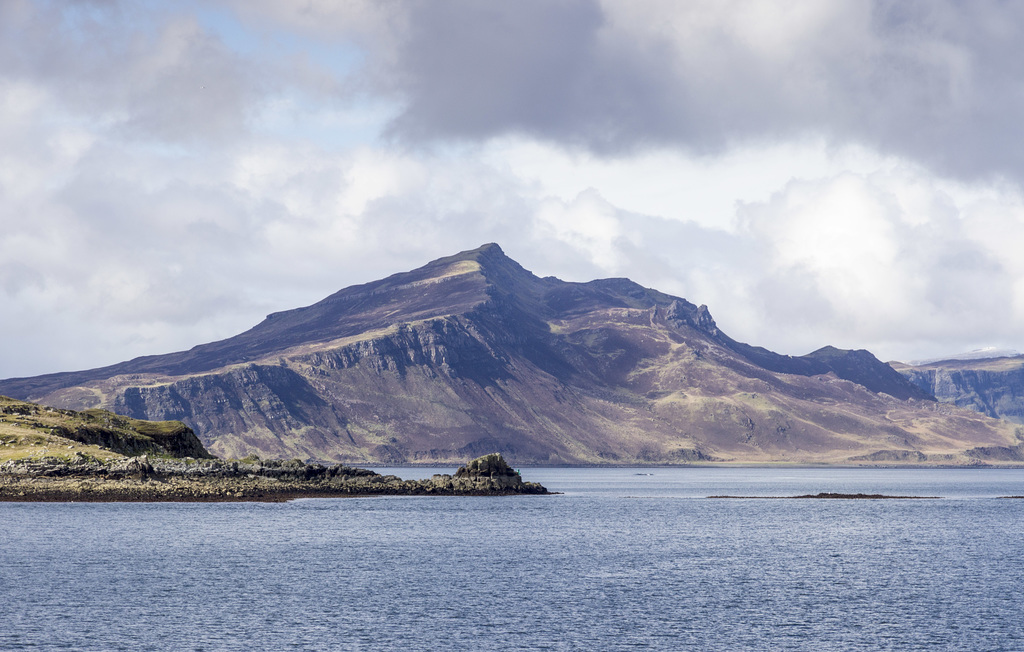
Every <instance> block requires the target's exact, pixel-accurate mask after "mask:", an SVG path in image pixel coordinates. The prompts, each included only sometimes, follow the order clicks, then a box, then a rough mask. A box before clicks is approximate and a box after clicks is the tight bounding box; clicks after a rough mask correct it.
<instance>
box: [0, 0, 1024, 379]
mask: <svg viewBox="0 0 1024 652" xmlns="http://www.w3.org/2000/svg"><path fill="white" fill-rule="evenodd" d="M1016 11H1018V9H1017V8H1016V6H1014V5H1006V4H1001V3H995V2H985V1H983V2H978V3H974V4H972V5H971V8H970V11H967V10H965V9H963V8H962V7H961V6H960V5H957V4H955V3H952V2H928V3H917V2H900V3H886V2H874V3H861V2H853V1H850V2H846V1H840V2H830V3H820V2H808V3H778V2H769V1H755V0H735V1H731V2H688V3H677V2H668V1H666V2H659V1H657V0H637V1H636V2H630V3H620V2H596V1H591V0H564V1H560V0H556V1H554V2H535V1H532V0H527V1H525V2H521V3H504V4H488V3H475V2H457V1H454V0H451V1H449V0H438V1H434V2H415V1H414V2H402V3H390V2H369V1H368V2H347V3H335V2H327V1H326V0H324V1H323V2H320V1H312V2H304V3H292V2H276V1H271V0H253V1H251V2H234V1H228V0H225V2H223V3H221V4H219V5H217V4H214V3H172V4H161V3H144V4H141V5H140V4H136V3H118V2H108V3H99V2H92V3H88V2H87V3H74V4H67V3H47V2H27V1H25V2H21V1H19V0H8V1H7V2H0V230H2V231H0V232H2V234H3V235H2V237H0V302H2V303H3V306H4V310H3V311H0V335H2V336H3V337H4V338H5V339H6V340H7V341H15V342H17V343H18V346H17V347H13V348H12V349H11V350H8V351H7V353H6V354H5V356H3V358H2V359H0V377H5V376H9V375H15V374H17V375H28V374H34V373H43V372H48V371H59V370H67V369H71V368H81V367H87V366H97V365H100V364H107V363H112V362H116V361H120V360H123V359H126V358H130V357H132V356H135V355H144V354H152V353H159V352H165V351H169V350H176V349H184V348H189V347H191V346H193V345H195V344H198V343H201V342H206V341H210V340H214V339H219V338H223V337H228V336H231V335H233V334H235V333H237V332H240V331H242V330H244V329H246V328H248V327H250V326H252V325H253V324H254V323H256V322H257V321H259V320H260V319H262V317H263V316H264V315H265V314H267V313H269V312H272V311H276V310H282V309H288V308H292V307H296V306H299V305H306V304H309V303H312V302H314V301H317V300H319V299H320V298H322V297H324V296H326V295H327V294H330V293H331V292H334V291H336V290H337V289H339V288H341V287H344V286H346V285H350V284H354V283H360V282H366V281H370V280H373V279H376V278H380V277H383V276H386V275H387V274H390V273H394V272H396V271H401V270H405V269H409V268H411V267H413V266H416V265H418V264H422V263H425V262H427V261H429V260H431V259H433V258H436V257H439V256H443V255H448V254H451V253H454V252H456V251H458V250H461V249H469V248H473V247H476V246H479V245H480V244H482V243H484V242H490V241H496V242H499V243H501V245H502V247H503V248H504V249H505V251H506V252H507V253H508V254H509V255H510V256H512V257H513V258H516V259H517V260H519V261H520V262H521V263H522V264H523V265H524V266H526V267H527V268H528V269H531V270H533V271H535V272H537V273H538V274H541V275H549V274H550V275H557V276H559V277H562V278H565V279H569V280H576V281H586V280H590V279H592V278H598V277H606V276H628V277H631V278H633V279H634V280H636V281H638V282H640V283H642V284H644V285H646V286H648V287H654V288H657V289H660V290H663V291H667V292H671V293H674V294H677V295H680V296H684V297H686V298H687V299H689V300H691V301H694V302H696V303H706V304H708V305H709V306H710V308H711V310H712V313H713V314H714V315H715V317H716V319H717V320H718V323H719V325H720V326H721V327H722V328H723V330H725V331H726V332H728V333H729V334H730V335H732V336H734V337H736V338H738V339H742V340H745V341H749V342H751V343H754V344H759V345H765V346H769V347H772V348H775V349H778V350H780V351H782V352H785V353H794V354H800V353H806V352H808V351H810V350H812V349H814V348H817V347H819V346H822V345H824V344H835V345H839V346H846V347H856V348H861V347H863V348H869V349H871V350H873V351H875V352H876V353H878V354H879V355H881V356H883V357H901V358H923V357H931V356H933V355H939V354H942V353H948V352H951V351H956V350H960V349H969V348H977V347H980V346H985V345H997V346H1006V347H1010V348H1018V349H1020V348H1021V347H1022V344H1021V343H1020V341H1019V333H1020V332H1022V330H1024V329H1022V327H1024V262H1022V261H1024V258H1022V257H1021V256H1020V255H1019V252H1018V249H1019V243H1020V242H1022V241H1024V200H1022V194H1021V191H1020V184H1019V181H1020V172H1021V170H1022V166H1021V161H1020V160H1019V159H1020V157H1021V156H1024V155H1022V154H1021V153H1020V151H1019V148H1017V147H1015V143H1016V142H1017V141H1018V140H1020V135H1021V133H1020V130H1021V127H1020V125H1019V121H1018V120H1017V115H1018V114H1019V112H1020V109H1021V106H1020V102H1021V100H1020V97H1021V93H1020V91H1021V88H1020V84H1021V81H1020V80H1021V79H1024V75H1021V74H1020V72H1021V71H1020V70H1019V67H1020V66H1021V65H1024V64H1021V63H1020V61H1024V59H1022V58H1021V57H1019V56H1016V54H1017V49H1018V47H1017V46H1016V43H1017V42H1019V40H1020V39H1019V36H1020V34H1019V33H1018V32H1019V27H1018V26H1019V25H1022V24H1024V22H1022V21H1020V20H1018V17H1017V16H1016V15H1015V13H1014V12H1016ZM385 131H386V132H387V134H386V135H387V137H386V138H383V139H382V138H379V136H381V134H382V133H384V132H385ZM999 175H1005V176H1006V179H1004V180H1002V181H1000V180H999ZM982 177H984V180H981V179H982ZM953 179H959V181H955V180H953Z"/></svg>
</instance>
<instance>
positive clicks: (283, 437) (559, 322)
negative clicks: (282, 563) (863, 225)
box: [0, 244, 1016, 464]
mask: <svg viewBox="0 0 1024 652" xmlns="http://www.w3.org/2000/svg"><path fill="white" fill-rule="evenodd" d="M0 394H7V395H10V396H14V397H18V398H24V399H29V400H33V401H36V402H40V403H44V404H47V405H53V406H60V407H68V408H77V409H81V408H87V407H105V408H108V409H111V410H113V411H115V412H117V413H119V414H124V415H128V416H132V417H136V418H147V419H160V420H166V419H174V420H180V421H183V422H184V423H186V424H188V425H189V426H190V427H192V428H193V429H194V430H195V431H196V433H197V434H198V435H199V437H200V438H201V439H202V441H203V442H204V443H205V444H206V445H207V446H208V448H209V449H210V450H211V451H212V452H214V453H216V454H219V455H222V456H229V457H243V456H246V455H249V454H251V453H257V454H259V455H262V456H269V457H299V458H307V459H308V458H312V459H320V460H332V461H339V462H359V463H364V464H365V463H375V464H400V463H446V464H447V463H453V462H460V461H462V460H465V459H466V458H467V457H475V456H477V455H480V454H484V453H489V452H494V451H499V452H501V453H503V454H504V455H505V456H506V457H507V458H508V459H509V460H510V461H512V462H513V463H515V464H635V463H672V462H695V461H711V460H720V461H741V462H832V463H834V462H843V461H847V460H850V459H854V458H856V459H855V461H856V460H867V461H878V460H881V461H888V460H903V459H911V460H913V461H921V460H928V461H938V462H944V463H969V462H971V461H972V460H973V461H977V459H980V458H979V457H978V456H979V455H980V456H981V457H982V458H984V457H985V456H986V455H989V454H988V453H977V452H976V453H972V454H970V455H969V454H967V453H966V452H965V451H968V450H972V449H979V450H980V449H981V448H985V447H988V448H993V447H994V448H999V447H1009V446H1015V445H1016V439H1015V438H1014V432H1013V427H1012V426H1011V425H1010V424H1006V423H1003V422H999V421H995V420H992V419H988V418H985V417H983V416H980V415H977V414H974V413H972V412H969V411H960V410H957V409H955V408H952V407H950V406H947V405H940V404H938V403H936V402H935V401H934V399H933V398H932V397H931V396H930V395H928V394H927V393H926V392H924V391H922V390H921V389H920V388H919V387H918V386H917V385H915V384H913V383H911V382H910V381H908V380H907V379H906V378H904V377H903V376H901V375H900V374H898V373H897V372H896V371H895V370H893V369H892V367H890V366H889V365H886V364H884V363H882V362H880V361H878V360H877V359H876V358H875V357H874V356H872V355H871V354H870V353H868V352H867V351H844V350H839V349H835V348H831V347H825V348H823V349H819V350H818V351H815V352H814V353H811V354H809V355H806V356H784V355H779V354H776V353H773V352H771V351H768V350H767V349H763V348H760V347H755V346H750V345H748V344H744V343H741V342H737V341H735V340H733V339H731V338H729V337H728V336H727V335H726V334H724V333H722V332H721V331H720V330H719V328H718V326H717V324H716V323H715V321H714V319H713V318H712V317H711V314H710V312H709V311H708V309H707V307H706V306H696V305H694V304H692V303H690V302H688V301H686V300H685V299H681V298H678V297H673V296H669V295H667V294H663V293H661V292H658V291H656V290H651V289H647V288H644V287H642V286H640V285H638V284H636V283H634V282H632V281H630V280H628V279H621V278H619V279H603V280H597V281H591V282H589V283H568V282H565V281H561V280H559V279H556V278H554V277H546V278H539V277H537V276H535V275H534V274H532V273H530V272H529V271H527V270H525V269H523V268H522V267H521V266H520V265H519V264H518V263H516V262H515V261H513V260H512V259H510V258H508V257H507V256H506V255H505V254H504V252H502V250H501V249H500V247H498V246H497V245H494V244H490V245H485V246H483V247H480V248H479V249H475V250H472V251H466V252H462V253H460V254H457V255H455V256H450V257H447V258H442V259H439V260H436V261H434V262H431V263H429V264H427V265H425V266H423V267H421V268H419V269H416V270H413V271H411V272H405V273H401V274H395V275H393V276H390V277H388V278H386V279H383V280H380V281H375V282H372V283H367V284H365V285H358V286H353V287H349V288H346V289H344V290H341V291H339V292H337V293H335V294H333V295H331V296H329V297H327V298H326V299H324V300H322V301H320V302H318V303H316V304H313V305H311V306H307V307H305V308H298V309H295V310H290V311H286V312H281V313H275V314H272V315H270V316H268V317H267V318H266V320H264V321H263V322H262V323H260V324H258V325H257V326H255V327H254V328H252V329H251V330H249V331H247V332H245V333H242V334H240V335H238V336H235V337H232V338H229V339H226V340H222V341H219V342H213V343H210V344H204V345H201V346H197V347H195V348H193V349H191V350H189V351H183V352H179V353H172V354H169V355H161V356H149V357H143V358H137V359H135V360H131V361H128V362H124V363H121V364H117V365H113V366H109V367H104V368H102V369H93V370H89V371H81V372H73V373H62V374H50V375H46V376H38V377H34V378H21V379H9V380H5V381H0ZM972 455H973V456H972ZM997 457H998V455H997Z"/></svg>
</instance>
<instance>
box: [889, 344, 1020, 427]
mask: <svg viewBox="0 0 1024 652" xmlns="http://www.w3.org/2000/svg"><path fill="white" fill-rule="evenodd" d="M892 366H893V367H894V368H895V369H896V370H897V371H899V372H900V373H901V374H903V376H904V377H906V378H907V379H908V380H909V381H910V382H912V383H914V384H915V385H917V387H918V388H920V389H921V391H924V392H928V393H930V394H932V395H933V396H935V398H937V399H938V400H939V401H940V402H942V403H949V404H952V405H956V406H959V407H963V408H968V409H971V410H975V411H977V412H981V413H982V414H987V415H988V416H990V417H994V418H998V419H1006V420H1007V421H1012V422H1014V423H1020V424H1024V355H1015V356H1008V357H998V358H982V359H977V358H970V359H961V360H942V361H936V362H929V363H926V364H920V365H914V366H912V365H905V364H899V363H893V364H892Z"/></svg>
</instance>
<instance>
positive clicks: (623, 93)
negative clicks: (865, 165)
mask: <svg viewBox="0 0 1024 652" xmlns="http://www.w3.org/2000/svg"><path fill="white" fill-rule="evenodd" d="M696 4H697V3H691V4H690V5H686V4H679V3H676V4H675V7H676V8H677V9H678V8H679V7H686V6H696ZM815 4H816V3H808V5H806V6H807V7H812V6H814V5H815ZM609 6H610V5H609V4H606V5H604V6H602V5H600V4H599V3H598V2H597V1H596V0H560V1H554V2H540V1H535V0H529V1H524V2H516V3H497V4H496V3H476V2H468V1H463V0H449V1H440V2H414V3H410V5H409V11H410V17H409V20H408V21H407V24H408V27H407V32H405V34H404V38H402V39H400V40H399V41H398V43H399V45H398V46H397V50H396V51H395V52H393V53H389V55H390V56H391V57H392V58H391V59H389V61H390V64H391V65H389V66H384V67H377V68H374V70H373V74H374V75H375V83H376V84H377V85H378V88H379V89H380V90H381V91H382V92H389V93H393V94H396V95H398V96H399V97H401V98H403V99H404V101H405V102H406V104H405V111H404V113H403V114H402V115H400V116H399V117H398V118H397V119H396V120H395V121H394V123H393V124H392V126H391V130H392V134H394V135H395V136H397V137H398V138H400V139H403V140H405V141H406V142H425V141H427V142H429V141H438V140H445V139H451V138H455V139H470V140H471V139H483V138H488V137H492V136H497V135H502V134H509V133H522V134H527V135H530V136H534V137H539V138H544V139H548V140H551V141H555V142H560V143H565V144H570V145H578V146H582V147H585V148H588V149H590V150H592V151H595V152H599V153H604V154H610V155H615V154H621V153H625V152H630V151H633V150H636V149H638V148H644V147H651V146H656V147H664V146H675V147H681V148H684V149H688V150H692V151H696V152H708V153H712V152H716V151H720V150H723V149H725V148H727V147H729V146H731V145H734V144H737V143H741V142H744V141H749V140H754V141H760V140H773V139H780V138H785V137H792V136H798V135H803V134H807V133H818V134H824V135H825V136H827V137H829V138H831V139H833V140H834V141H835V142H850V141H853V142H859V143H864V144H868V145H871V146H874V147H878V148H880V149H881V150H882V151H886V152H891V153H896V154H899V155H903V156H908V157H911V158H914V159H916V160H920V161H922V162H924V163H925V164H927V165H929V166H932V167H933V168H934V169H936V170H938V171H939V172H941V173H944V174H951V175H958V176H961V177H965V178H974V177H979V176H987V175H992V174H1002V175H1007V176H1010V177H1013V178H1015V179H1016V180H1017V181H1021V180H1022V179H1024V149H1021V148H1020V147H1017V146H1016V143H1018V142H1020V141H1021V140H1024V123H1022V122H1021V121H1020V120H1019V115H1020V113H1021V111H1022V110H1024V51H1022V46H1021V43H1024V5H1020V4H1018V3H1005V2H998V1H997V0H983V1H980V2H972V3H969V4H967V3H960V2H955V1H954V0H947V1H945V2H924V1H904V0H899V1H893V0H876V1H875V2H873V3H871V4H870V5H868V4H864V3H860V2H852V3H842V2H838V3H833V4H827V5H824V6H827V7H830V8H834V9H835V10H836V15H835V16H833V17H830V18H829V19H828V20H823V21H822V23H821V25H820V26H819V27H818V31H811V32H810V33H800V34H797V35H796V36H797V37H799V38H794V41H793V42H792V43H783V44H781V45H776V46H775V47H776V49H777V50H778V52H776V51H771V50H768V51H767V52H766V51H765V50H764V49H763V48H761V47H760V46H759V44H758V43H753V42H751V39H750V38H748V37H745V36H744V35H743V34H741V33H738V31H737V29H736V25H735V24H734V23H735V20H736V15H735V14H736V12H744V11H747V12H749V11H751V10H752V7H754V5H753V4H752V3H751V4H745V3H738V4H726V3H721V4H718V5H711V6H712V7H715V10H716V11H717V12H719V15H718V16H717V18H716V19H715V20H713V21H710V23H708V24H706V25H703V24H702V26H701V27H700V29H697V28H694V29H697V31H696V32H693V33H689V32H687V33H683V34H681V35H680V34H677V33H672V32H671V31H670V30H668V31H667V30H665V29H662V27H663V26H664V25H663V24H664V23H667V22H668V21H667V18H668V17H666V16H662V15H659V11H658V9H659V7H660V8H661V9H664V8H666V7H672V6H673V5H672V3H668V4H665V5H659V6H658V7H655V8H653V9H651V10H650V11H649V12H648V15H644V16H642V17H641V19H640V22H642V23H643V27H642V28H640V29H637V28H636V26H635V25H633V26H632V27H631V28H630V29H625V28H624V27H623V26H622V25H621V24H620V23H619V22H615V21H614V20H613V18H614V16H611V15H610V13H609V11H608V8H609ZM615 6H616V7H617V8H621V7H624V6H627V5H625V4H624V3H623V4H621V5H615ZM757 6H759V7H763V6H764V3H758V4H757ZM794 7H796V8H800V7H804V5H800V4H796V5H794V3H779V6H778V7H777V8H775V12H774V13H776V14H778V15H782V14H783V11H784V10H790V9H793V8H794ZM805 8H806V7H805ZM641 11H642V9H641ZM844 11H845V13H843V12H844ZM847 14H849V15H847ZM696 15H697V14H696V13H695V16H696ZM690 18H691V17H689V16H683V17H682V18H681V19H680V20H683V21H684V22H685V20H688V19H690ZM705 18H706V16H705ZM693 20H696V18H693ZM620 22H621V21H620ZM766 29H768V28H766ZM769 36H770V35H769ZM782 36H785V34H783V35H782ZM779 52H781V55H780V56H773V55H775V54H779ZM381 60H382V61H383V59H381Z"/></svg>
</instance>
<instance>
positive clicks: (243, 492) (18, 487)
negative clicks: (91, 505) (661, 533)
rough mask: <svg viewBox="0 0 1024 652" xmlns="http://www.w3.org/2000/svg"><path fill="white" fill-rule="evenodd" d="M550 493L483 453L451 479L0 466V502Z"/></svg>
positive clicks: (93, 464) (239, 467) (194, 466)
mask: <svg viewBox="0 0 1024 652" xmlns="http://www.w3.org/2000/svg"><path fill="white" fill-rule="evenodd" d="M547 493H549V492H548V490H547V489H545V488H544V487H543V486H541V485H540V484H537V483H535V482H523V479H522V477H521V476H520V475H519V473H517V472H515V471H513V470H512V469H511V468H510V467H509V466H508V465H507V464H506V463H505V461H504V460H503V459H502V458H501V456H500V455H487V456H485V457H483V458H480V459H476V460H473V461H471V462H470V463H469V464H468V465H466V466H463V467H461V468H459V470H458V471H457V472H456V474H455V475H454V476H451V475H446V474H444V475H434V476H433V477H431V478H429V479H426V480H401V479H400V478H398V477H397V476H393V475H381V474H379V473H374V472H373V471H368V470H366V469H357V468H351V467H347V466H343V465H340V464H339V465H334V466H323V465H320V464H305V463H303V462H301V461H299V460H289V461H263V460H259V459H249V460H242V461H239V460H232V461H224V460H193V459H187V460H167V459H149V458H148V457H145V456H143V457H132V458H126V459H121V460H116V461H112V462H109V463H103V462H100V461H97V460H95V459H89V458H87V457H85V456H79V457H78V458H77V459H74V460H72V461H70V462H67V461H63V460H59V459H55V458H44V459H22V460H17V461H9V462H5V463H3V464H0V501H4V500H17V501H30V500H32V501H46V500H62V501H65V500H70V501H150V500H155V501H167V500H173V501H193V500H203V501H211V500H262V501H280V500H288V499H291V498H299V497H332V496H378V495H389V496H511V495H524V494H536V495H540V494H547Z"/></svg>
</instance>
